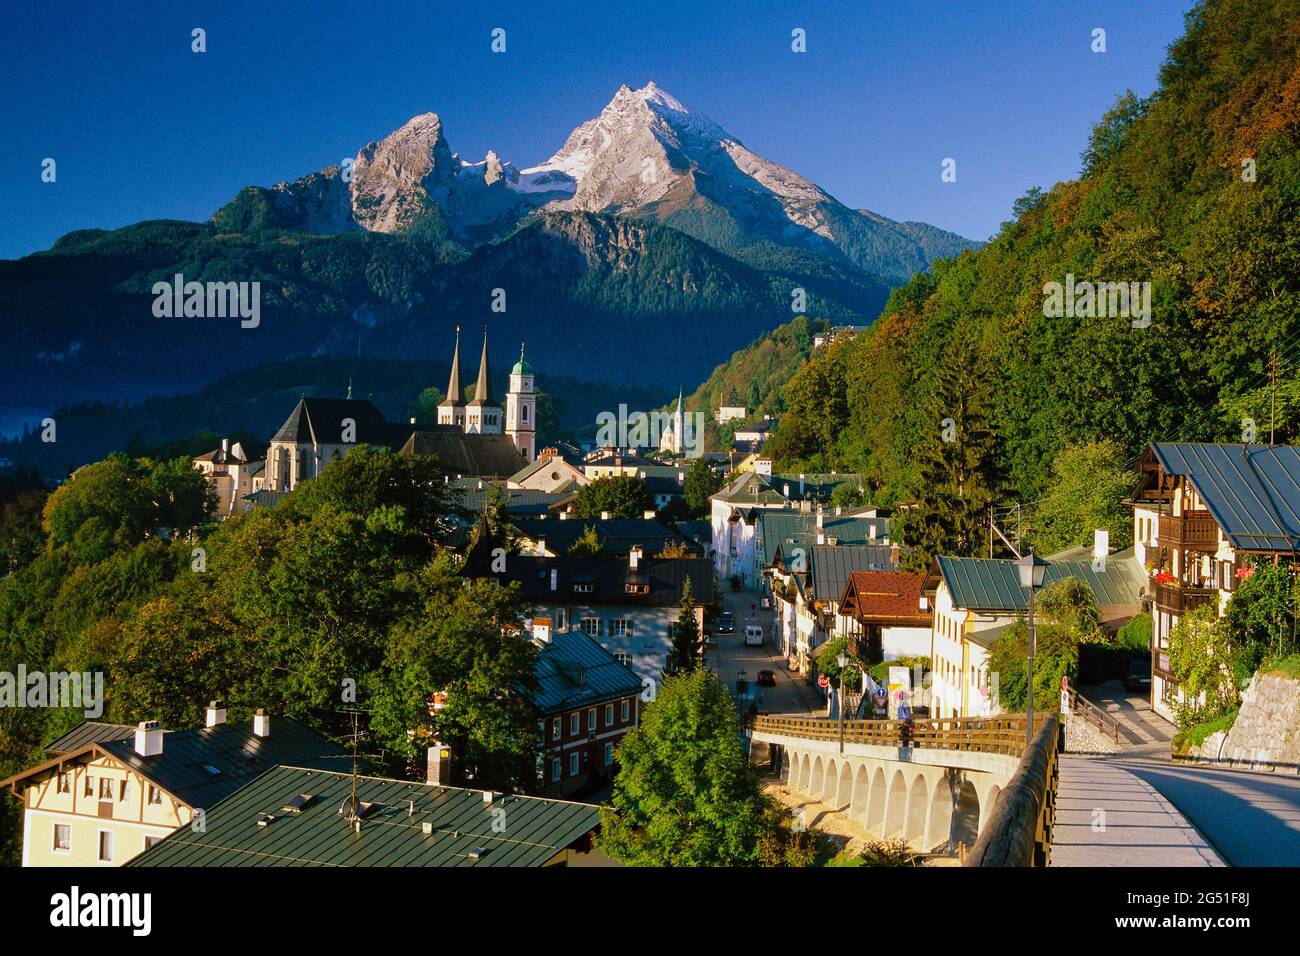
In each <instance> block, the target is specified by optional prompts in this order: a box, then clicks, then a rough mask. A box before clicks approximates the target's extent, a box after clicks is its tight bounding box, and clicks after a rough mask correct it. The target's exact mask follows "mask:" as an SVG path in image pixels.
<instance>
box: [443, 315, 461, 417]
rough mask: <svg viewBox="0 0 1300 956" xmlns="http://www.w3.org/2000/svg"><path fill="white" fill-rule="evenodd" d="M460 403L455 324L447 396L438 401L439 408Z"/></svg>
mask: <svg viewBox="0 0 1300 956" xmlns="http://www.w3.org/2000/svg"><path fill="white" fill-rule="evenodd" d="M460 404H461V397H460V326H459V325H458V326H456V351H454V352H452V354H451V378H450V379H448V381H447V397H446V398H444V399H443V400H442V401H441V402H439V403H438V407H439V408H449V407H452V406H455V405H460Z"/></svg>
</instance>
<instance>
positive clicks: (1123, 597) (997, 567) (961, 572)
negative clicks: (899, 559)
mask: <svg viewBox="0 0 1300 956" xmlns="http://www.w3.org/2000/svg"><path fill="white" fill-rule="evenodd" d="M939 573H940V574H941V575H942V576H943V580H944V583H945V584H946V585H947V586H948V591H949V593H950V594H951V595H952V603H953V606H954V607H959V608H965V609H966V610H968V611H1021V610H1024V608H1025V605H1026V603H1027V597H1026V593H1025V589H1024V588H1022V587H1021V586H1020V579H1019V577H1018V575H1017V573H1016V565H1015V562H1014V561H1011V560H1006V559H992V560H990V559H987V558H951V557H940V558H939ZM1067 577H1074V578H1079V579H1080V580H1081V581H1083V583H1084V584H1086V585H1088V587H1089V588H1090V589H1091V590H1092V593H1093V596H1094V598H1095V599H1096V601H1097V605H1098V606H1099V607H1137V606H1138V605H1139V604H1140V603H1141V590H1142V588H1143V587H1145V585H1146V576H1145V574H1144V572H1143V570H1142V567H1141V564H1140V563H1139V562H1138V560H1137V557H1136V555H1135V553H1134V550H1133V549H1132V548H1129V549H1128V550H1126V551H1120V552H1117V553H1115V554H1110V555H1107V556H1106V558H1105V561H1104V562H1103V563H1101V564H1100V565H1094V563H1093V561H1092V560H1086V561H1054V562H1051V561H1049V563H1048V566H1047V570H1046V571H1045V572H1044V574H1043V584H1044V586H1046V585H1048V584H1051V583H1052V582H1053V581H1059V580H1061V579H1062V578H1067Z"/></svg>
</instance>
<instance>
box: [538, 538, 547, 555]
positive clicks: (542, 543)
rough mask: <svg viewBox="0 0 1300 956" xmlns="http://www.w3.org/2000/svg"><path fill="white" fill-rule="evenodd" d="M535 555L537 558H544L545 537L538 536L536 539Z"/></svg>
mask: <svg viewBox="0 0 1300 956" xmlns="http://www.w3.org/2000/svg"><path fill="white" fill-rule="evenodd" d="M537 556H538V557H539V558H544V557H546V539H545V538H538V539H537Z"/></svg>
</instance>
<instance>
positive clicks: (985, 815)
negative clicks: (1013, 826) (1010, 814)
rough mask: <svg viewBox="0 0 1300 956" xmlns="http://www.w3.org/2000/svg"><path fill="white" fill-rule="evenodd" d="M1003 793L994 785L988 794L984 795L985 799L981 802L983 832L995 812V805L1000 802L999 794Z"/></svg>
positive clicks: (981, 827) (981, 826)
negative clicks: (990, 816)
mask: <svg viewBox="0 0 1300 956" xmlns="http://www.w3.org/2000/svg"><path fill="white" fill-rule="evenodd" d="M1001 792H1002V788H1001V787H999V786H997V785H996V784H994V785H993V786H991V787H989V789H988V792H987V793H985V795H984V799H983V800H981V801H980V829H981V830H982V829H983V828H984V824H985V823H987V822H988V819H989V814H990V813H992V812H993V804H995V803H997V802H998V794H999V793H1001Z"/></svg>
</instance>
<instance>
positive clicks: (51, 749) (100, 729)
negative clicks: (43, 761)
mask: <svg viewBox="0 0 1300 956" xmlns="http://www.w3.org/2000/svg"><path fill="white" fill-rule="evenodd" d="M134 736H135V728H134V727H132V726H130V725H128V724H105V723H101V722H100V721H97V720H83V721H82V722H81V723H79V724H77V726H75V727H73V728H72V729H71V730H69V731H68V732H67V733H66V734H64V735H63V736H62V737H59V738H57V739H55V740H51V741H50V742H49V743H48V744H46V745H45V752H46V753H48V754H51V755H53V756H55V757H60V756H62V755H63V754H69V753H72V751H74V750H79V749H80V748H82V747H84V746H85V745H86V744H98V743H103V742H104V741H105V740H125V739H127V738H128V737H134Z"/></svg>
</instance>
